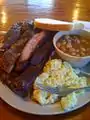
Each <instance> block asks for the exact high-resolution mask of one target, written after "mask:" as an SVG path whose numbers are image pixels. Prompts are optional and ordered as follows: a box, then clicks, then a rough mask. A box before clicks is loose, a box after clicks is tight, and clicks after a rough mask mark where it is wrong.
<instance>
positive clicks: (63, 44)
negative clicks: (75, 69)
mask: <svg viewBox="0 0 90 120" xmlns="http://www.w3.org/2000/svg"><path fill="white" fill-rule="evenodd" d="M56 46H57V47H58V48H59V49H60V50H62V51H63V52H64V53H67V54H69V55H72V56H77V57H84V56H90V39H87V38H85V37H82V36H80V35H63V36H62V37H61V38H60V39H59V40H58V41H57V43H56Z"/></svg>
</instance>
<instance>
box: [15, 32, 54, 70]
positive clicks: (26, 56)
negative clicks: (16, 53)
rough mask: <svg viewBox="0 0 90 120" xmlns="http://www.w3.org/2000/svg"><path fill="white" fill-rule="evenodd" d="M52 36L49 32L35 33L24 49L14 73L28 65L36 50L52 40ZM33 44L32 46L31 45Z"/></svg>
mask: <svg viewBox="0 0 90 120" xmlns="http://www.w3.org/2000/svg"><path fill="white" fill-rule="evenodd" d="M53 35H54V34H52V33H51V32H49V31H43V32H40V33H36V34H35V35H34V36H33V37H32V39H31V40H30V41H29V42H28V43H27V44H26V46H25V47H24V49H23V51H22V54H21V57H20V59H19V60H18V61H17V63H16V66H15V69H14V70H15V71H16V72H22V71H23V70H24V69H25V68H26V67H27V66H28V64H29V63H30V60H31V58H32V56H33V55H32V54H36V52H37V51H38V48H40V47H42V46H43V45H44V44H45V43H46V42H48V41H49V40H51V39H52V37H53ZM32 44H33V45H32Z"/></svg>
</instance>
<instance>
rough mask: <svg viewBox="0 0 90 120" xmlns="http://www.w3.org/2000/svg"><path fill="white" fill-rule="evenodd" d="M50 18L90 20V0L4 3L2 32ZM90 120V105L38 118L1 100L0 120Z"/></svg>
mask: <svg viewBox="0 0 90 120" xmlns="http://www.w3.org/2000/svg"><path fill="white" fill-rule="evenodd" d="M36 17H48V18H54V19H59V20H68V21H73V20H87V21H90V1H89V0H0V31H1V30H8V28H9V27H10V25H12V24H13V23H15V22H17V21H20V20H27V19H30V20H31V19H34V18H36ZM34 119H35V120H36V119H37V120H41V119H43V120H44V119H47V120H49V119H52V120H54V119H55V120H63V119H66V120H89V119H90V103H89V104H88V105H86V106H85V107H83V108H81V109H79V110H77V111H74V112H72V113H69V114H66V115H58V116H35V115H29V114H25V113H22V112H19V111H17V110H15V109H14V108H12V107H10V106H9V105H7V104H6V103H4V101H3V100H1V99H0V120H34Z"/></svg>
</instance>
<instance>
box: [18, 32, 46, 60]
mask: <svg viewBox="0 0 90 120" xmlns="http://www.w3.org/2000/svg"><path fill="white" fill-rule="evenodd" d="M44 36H45V32H44V31H42V32H40V33H37V34H35V35H34V36H33V37H32V38H31V40H29V41H28V42H27V44H26V45H25V47H24V49H23V51H22V54H21V56H20V61H26V60H28V59H29V58H30V57H31V55H32V52H33V51H34V50H35V48H36V47H37V45H38V44H39V42H40V41H41V40H42V39H43V37H44Z"/></svg>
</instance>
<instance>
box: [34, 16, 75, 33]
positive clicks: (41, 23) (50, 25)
mask: <svg viewBox="0 0 90 120" xmlns="http://www.w3.org/2000/svg"><path fill="white" fill-rule="evenodd" d="M34 26H35V27H37V28H41V29H45V30H50V31H59V30H71V29H72V27H73V24H72V23H71V22H65V21H60V20H54V19H49V18H36V19H35V20H34Z"/></svg>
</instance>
